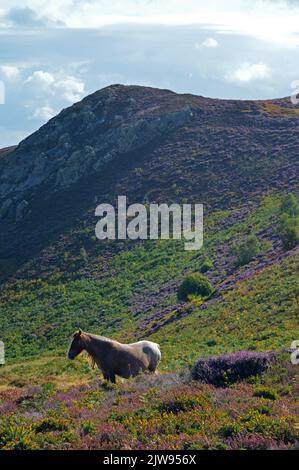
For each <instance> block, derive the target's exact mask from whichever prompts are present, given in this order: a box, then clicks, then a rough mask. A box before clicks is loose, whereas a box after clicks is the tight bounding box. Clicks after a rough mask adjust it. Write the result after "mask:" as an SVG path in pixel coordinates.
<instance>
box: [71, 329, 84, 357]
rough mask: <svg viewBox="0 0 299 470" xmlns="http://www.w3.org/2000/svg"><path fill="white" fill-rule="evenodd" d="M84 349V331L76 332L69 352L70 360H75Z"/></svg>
mask: <svg viewBox="0 0 299 470" xmlns="http://www.w3.org/2000/svg"><path fill="white" fill-rule="evenodd" d="M83 349H84V340H83V337H82V330H78V331H76V333H75V334H74V336H73V341H72V343H71V345H70V349H69V352H68V358H69V359H75V357H77V356H78V354H80V353H81V352H82V351H83Z"/></svg>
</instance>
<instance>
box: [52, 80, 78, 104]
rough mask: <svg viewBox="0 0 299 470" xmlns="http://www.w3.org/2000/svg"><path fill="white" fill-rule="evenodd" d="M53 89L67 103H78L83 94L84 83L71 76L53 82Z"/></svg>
mask: <svg viewBox="0 0 299 470" xmlns="http://www.w3.org/2000/svg"><path fill="white" fill-rule="evenodd" d="M54 89H55V90H57V91H58V93H60V94H61V97H62V98H63V99H64V100H65V101H68V102H69V103H74V102H75V101H79V100H80V99H81V98H82V96H83V94H84V82H82V81H81V80H79V79H78V78H76V77H73V76H71V75H69V76H67V77H65V78H63V79H60V80H58V81H56V82H55V84H54Z"/></svg>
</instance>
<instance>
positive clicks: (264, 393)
mask: <svg viewBox="0 0 299 470" xmlns="http://www.w3.org/2000/svg"><path fill="white" fill-rule="evenodd" d="M253 396H254V397H260V398H265V399H267V400H276V399H277V398H279V397H278V393H277V391H276V390H274V389H271V388H267V387H257V388H256V389H255V391H254V393H253Z"/></svg>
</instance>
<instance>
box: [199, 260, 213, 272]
mask: <svg viewBox="0 0 299 470" xmlns="http://www.w3.org/2000/svg"><path fill="white" fill-rule="evenodd" d="M213 266H214V265H213V261H212V260H211V259H210V258H204V260H203V261H202V263H201V265H200V268H199V270H200V272H201V273H206V272H207V271H209V270H210V269H212V267H213Z"/></svg>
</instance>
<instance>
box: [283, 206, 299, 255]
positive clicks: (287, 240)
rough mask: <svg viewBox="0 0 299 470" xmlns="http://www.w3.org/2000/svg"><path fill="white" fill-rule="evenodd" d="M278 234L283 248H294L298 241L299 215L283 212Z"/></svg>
mask: <svg viewBox="0 0 299 470" xmlns="http://www.w3.org/2000/svg"><path fill="white" fill-rule="evenodd" d="M279 236H280V239H281V242H282V247H283V249H284V250H286V251H288V250H291V249H292V248H295V246H297V245H298V243H299V217H292V216H290V215H288V214H286V213H285V214H283V215H282V216H281V218H280V224H279Z"/></svg>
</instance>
